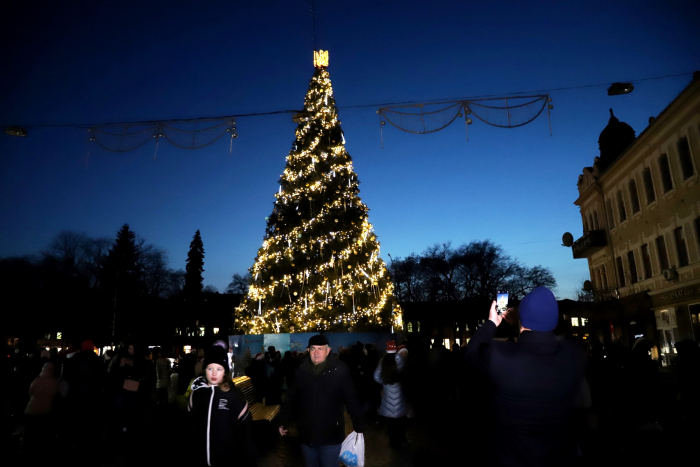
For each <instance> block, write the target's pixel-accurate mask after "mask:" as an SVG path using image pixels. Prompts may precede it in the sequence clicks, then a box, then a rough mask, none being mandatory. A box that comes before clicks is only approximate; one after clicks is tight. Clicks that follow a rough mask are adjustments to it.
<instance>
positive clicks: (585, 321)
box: [581, 318, 588, 335]
mask: <svg viewBox="0 0 700 467" xmlns="http://www.w3.org/2000/svg"><path fill="white" fill-rule="evenodd" d="M586 324H588V318H581V326H585V325H586ZM586 335H588V334H586Z"/></svg>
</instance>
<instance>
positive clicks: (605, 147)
mask: <svg viewBox="0 0 700 467" xmlns="http://www.w3.org/2000/svg"><path fill="white" fill-rule="evenodd" d="M635 138H636V136H635V134H634V130H633V129H632V127H631V126H629V125H628V124H626V123H625V122H621V121H620V120H618V119H617V117H615V115H613V110H612V109H610V120H609V121H608V126H606V127H605V128H604V129H603V131H602V132H601V133H600V137H599V138H598V148H599V149H600V161H599V166H600V169H601V170H602V169H605V168H606V167H607V166H608V165H610V163H611V162H612V161H614V160H615V159H616V158H617V156H619V155H620V154H621V153H622V151H624V150H625V149H627V146H629V145H630V144H632V142H633V141H634V140H635Z"/></svg>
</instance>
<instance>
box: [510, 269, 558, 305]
mask: <svg viewBox="0 0 700 467" xmlns="http://www.w3.org/2000/svg"><path fill="white" fill-rule="evenodd" d="M541 285H544V286H546V287H549V288H550V289H553V288H555V287H556V286H557V281H556V279H554V275H553V274H552V271H550V270H549V269H547V268H545V267H543V266H540V265H538V266H533V267H531V268H528V267H525V266H521V265H518V266H516V267H515V268H514V270H513V275H512V277H511V278H510V280H509V281H508V285H507V286H506V290H508V291H509V292H510V293H511V294H512V295H515V296H520V297H522V296H525V295H527V294H528V293H530V292H531V291H532V290H533V289H534V288H536V287H539V286H541Z"/></svg>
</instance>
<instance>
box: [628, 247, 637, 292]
mask: <svg viewBox="0 0 700 467" xmlns="http://www.w3.org/2000/svg"><path fill="white" fill-rule="evenodd" d="M627 264H628V265H629V268H630V284H636V283H637V263H636V262H635V261H634V251H628V252H627Z"/></svg>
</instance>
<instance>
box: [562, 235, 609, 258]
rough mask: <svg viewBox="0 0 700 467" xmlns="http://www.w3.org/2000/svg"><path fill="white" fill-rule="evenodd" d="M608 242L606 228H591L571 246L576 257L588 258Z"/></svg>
mask: <svg viewBox="0 0 700 467" xmlns="http://www.w3.org/2000/svg"><path fill="white" fill-rule="evenodd" d="M607 244H608V241H607V239H606V237H605V230H591V231H588V232H586V233H585V234H583V237H581V238H579V239H578V240H576V241H575V242H574V244H573V245H572V246H571V251H572V252H573V254H574V258H575V259H579V258H588V257H589V256H591V255H592V254H594V253H596V252H597V251H599V250H600V249H601V248H603V247H605V246H606V245H607Z"/></svg>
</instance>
